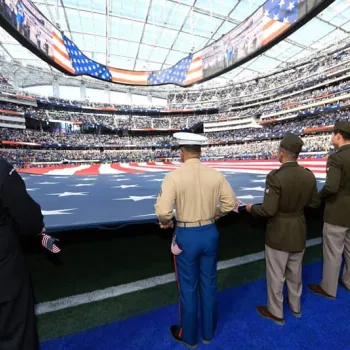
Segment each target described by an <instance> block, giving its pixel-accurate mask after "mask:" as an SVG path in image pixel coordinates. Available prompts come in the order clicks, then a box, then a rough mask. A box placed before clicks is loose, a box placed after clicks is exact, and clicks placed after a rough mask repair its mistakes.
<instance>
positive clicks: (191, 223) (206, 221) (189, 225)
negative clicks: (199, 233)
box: [176, 219, 215, 227]
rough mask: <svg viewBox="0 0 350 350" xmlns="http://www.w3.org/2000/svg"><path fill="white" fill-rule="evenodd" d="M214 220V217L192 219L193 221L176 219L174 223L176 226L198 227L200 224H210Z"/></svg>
mask: <svg viewBox="0 0 350 350" xmlns="http://www.w3.org/2000/svg"><path fill="white" fill-rule="evenodd" d="M214 222H215V220H214V219H209V220H201V221H193V222H183V221H178V222H177V223H176V226H177V227H200V226H205V225H210V224H212V223H214Z"/></svg>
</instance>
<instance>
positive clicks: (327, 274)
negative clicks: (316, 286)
mask: <svg viewBox="0 0 350 350" xmlns="http://www.w3.org/2000/svg"><path fill="white" fill-rule="evenodd" d="M343 254H344V260H345V265H344V271H343V275H342V281H343V282H344V284H345V285H346V287H347V288H349V289H350V228H349V227H341V226H336V225H331V224H327V223H326V222H325V223H324V224H323V276H322V282H321V283H320V286H321V288H322V289H323V290H324V291H325V292H327V293H328V294H329V295H332V296H333V297H335V296H336V295H337V289H338V280H339V272H340V267H341V262H342V255H343Z"/></svg>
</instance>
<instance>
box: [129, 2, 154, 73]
mask: <svg viewBox="0 0 350 350" xmlns="http://www.w3.org/2000/svg"><path fill="white" fill-rule="evenodd" d="M151 6H152V0H150V2H149V3H148V8H147V15H146V20H145V21H144V22H142V23H143V28H142V33H141V38H140V41H139V43H138V45H139V46H138V48H137V54H136V57H135V62H134V68H133V70H135V67H136V63H137V60H138V58H139V53H140V48H141V43H142V39H143V36H144V34H145V28H146V24H147V23H148V17H149V11H150V9H151ZM133 22H134V19H133ZM147 70H148V69H147Z"/></svg>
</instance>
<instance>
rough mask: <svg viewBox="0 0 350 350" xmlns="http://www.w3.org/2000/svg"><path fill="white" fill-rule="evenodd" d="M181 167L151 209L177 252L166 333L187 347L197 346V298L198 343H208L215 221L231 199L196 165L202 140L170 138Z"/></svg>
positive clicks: (222, 181)
mask: <svg viewBox="0 0 350 350" xmlns="http://www.w3.org/2000/svg"><path fill="white" fill-rule="evenodd" d="M174 137H175V138H176V139H177V140H178V144H179V146H180V155H181V160H182V161H183V162H184V165H183V166H182V167H181V168H179V169H176V170H175V171H172V172H171V173H169V174H167V176H166V177H165V178H164V181H163V183H162V186H161V190H160V193H159V195H158V198H157V203H156V205H155V211H156V215H157V217H158V219H159V222H160V226H161V227H162V228H170V227H173V222H172V219H173V217H174V213H173V209H174V208H175V209H176V220H177V224H176V230H175V236H174V242H175V243H176V244H177V246H178V247H179V249H180V251H181V252H180V253H179V254H178V255H174V264H175V273H176V277H177V282H178V288H179V293H180V305H179V309H180V310H179V311H180V324H179V325H178V326H177V325H173V326H171V327H170V332H171V334H172V336H173V338H174V339H175V340H176V341H178V342H181V343H184V344H185V345H187V346H188V347H191V348H194V347H196V346H197V343H198V338H197V319H198V315H197V311H198V310H197V307H198V299H197V298H198V291H199V294H200V303H201V317H202V340H203V342H204V343H209V342H210V341H211V340H212V338H213V336H214V330H215V327H216V291H217V272H216V268H217V250H218V236H219V234H218V230H217V228H216V225H215V219H217V218H218V217H221V216H224V215H226V214H228V213H229V212H231V211H232V210H233V209H234V208H235V206H236V203H237V199H236V195H235V193H234V191H233V190H232V188H231V186H230V184H229V183H228V182H227V180H226V178H225V177H224V176H223V175H222V174H221V173H220V172H218V171H217V170H215V169H213V168H210V167H208V166H206V165H204V164H202V163H201V162H200V155H201V147H200V146H201V145H202V144H203V142H204V141H206V138H205V137H203V136H200V135H195V134H190V133H176V134H174Z"/></svg>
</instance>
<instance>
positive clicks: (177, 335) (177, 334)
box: [170, 325, 198, 349]
mask: <svg viewBox="0 0 350 350" xmlns="http://www.w3.org/2000/svg"><path fill="white" fill-rule="evenodd" d="M170 333H171V335H172V337H173V338H174V340H176V341H177V342H179V343H181V344H184V345H186V346H187V347H188V348H190V349H196V348H197V346H198V344H194V345H191V344H188V343H186V342H185V341H183V340H182V339H181V328H180V327H179V326H176V325H173V326H171V327H170Z"/></svg>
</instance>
